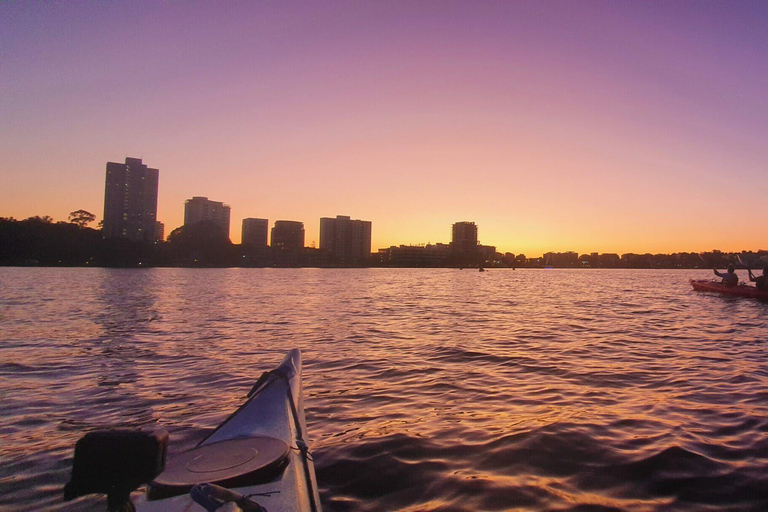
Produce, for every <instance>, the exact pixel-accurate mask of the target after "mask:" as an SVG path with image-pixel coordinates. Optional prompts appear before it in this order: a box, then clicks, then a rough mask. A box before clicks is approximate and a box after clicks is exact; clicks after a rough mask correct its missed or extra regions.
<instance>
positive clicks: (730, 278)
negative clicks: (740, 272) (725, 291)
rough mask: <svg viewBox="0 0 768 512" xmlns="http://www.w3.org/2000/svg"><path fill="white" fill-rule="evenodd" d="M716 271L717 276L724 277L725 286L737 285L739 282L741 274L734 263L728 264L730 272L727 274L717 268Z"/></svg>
mask: <svg viewBox="0 0 768 512" xmlns="http://www.w3.org/2000/svg"><path fill="white" fill-rule="evenodd" d="M714 271H715V275H716V276H717V277H722V278H723V284H724V285H725V286H736V285H737V284H739V276H737V275H736V267H734V266H733V263H731V264H730V265H728V272H727V273H725V274H721V273H720V272H718V271H717V269H714Z"/></svg>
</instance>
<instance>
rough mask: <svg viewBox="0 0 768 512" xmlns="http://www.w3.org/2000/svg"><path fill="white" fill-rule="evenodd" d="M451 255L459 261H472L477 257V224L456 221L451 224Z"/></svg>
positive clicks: (478, 251) (478, 252)
mask: <svg viewBox="0 0 768 512" xmlns="http://www.w3.org/2000/svg"><path fill="white" fill-rule="evenodd" d="M451 256H452V257H453V258H454V260H455V261H456V262H459V263H472V262H475V260H477V259H478V258H479V256H480V250H479V248H478V244H477V226H476V225H475V223H474V222H456V223H455V224H454V225H453V233H452V237H451Z"/></svg>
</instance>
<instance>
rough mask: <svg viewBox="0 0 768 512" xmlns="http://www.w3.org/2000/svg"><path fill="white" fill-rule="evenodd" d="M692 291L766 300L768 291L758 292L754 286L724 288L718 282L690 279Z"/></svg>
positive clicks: (743, 285)
mask: <svg viewBox="0 0 768 512" xmlns="http://www.w3.org/2000/svg"><path fill="white" fill-rule="evenodd" d="M690 283H691V286H693V289H694V290H696V291H698V292H712V293H719V294H721V295H731V296H734V297H748V298H752V299H760V300H768V291H766V290H758V289H757V288H755V287H754V286H749V285H746V284H740V285H737V286H726V285H724V284H723V283H720V282H718V281H708V280H706V279H699V280H696V279H691V281H690Z"/></svg>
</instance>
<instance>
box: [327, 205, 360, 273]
mask: <svg viewBox="0 0 768 512" xmlns="http://www.w3.org/2000/svg"><path fill="white" fill-rule="evenodd" d="M320 249H325V250H327V251H328V253H329V255H330V261H331V263H334V264H336V265H342V266H345V267H358V266H366V265H368V262H369V260H370V257H371V221H368V220H352V219H350V218H349V217H347V216H344V215H337V216H336V218H335V219H333V218H330V217H323V218H321V219H320Z"/></svg>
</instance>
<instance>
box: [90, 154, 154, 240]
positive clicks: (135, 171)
mask: <svg viewBox="0 0 768 512" xmlns="http://www.w3.org/2000/svg"><path fill="white" fill-rule="evenodd" d="M158 175H159V171H158V170H157V169H150V168H149V167H147V166H146V165H144V164H143V163H142V162H141V159H140V158H126V159H125V163H124V164H119V163H115V162H107V179H106V186H105V188H104V225H103V227H102V231H101V232H102V235H103V236H104V237H105V238H128V239H130V240H135V241H143V242H154V241H155V236H156V224H155V222H156V221H157V182H158Z"/></svg>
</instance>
